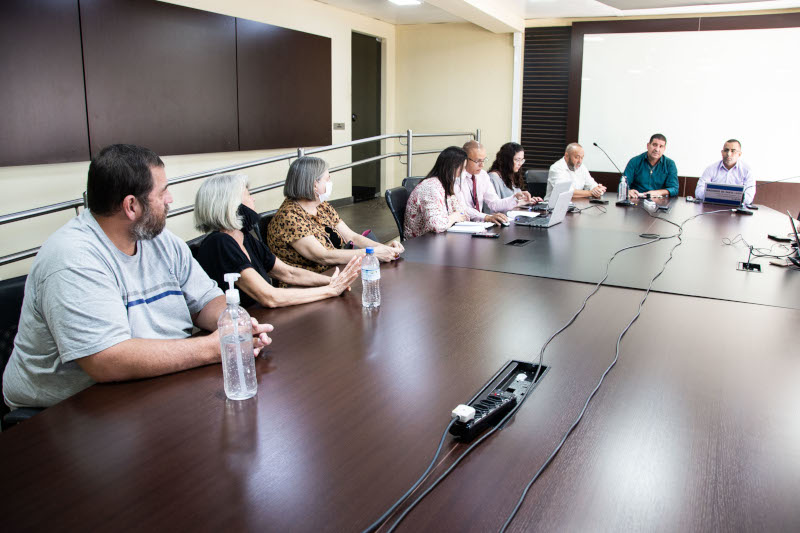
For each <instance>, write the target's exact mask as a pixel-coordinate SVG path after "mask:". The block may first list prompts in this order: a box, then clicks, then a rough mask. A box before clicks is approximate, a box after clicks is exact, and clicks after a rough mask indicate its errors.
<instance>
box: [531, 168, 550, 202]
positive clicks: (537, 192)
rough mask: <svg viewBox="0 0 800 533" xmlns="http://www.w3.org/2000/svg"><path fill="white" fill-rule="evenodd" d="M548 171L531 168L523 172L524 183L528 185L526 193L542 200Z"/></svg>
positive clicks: (545, 190) (545, 191)
mask: <svg viewBox="0 0 800 533" xmlns="http://www.w3.org/2000/svg"><path fill="white" fill-rule="evenodd" d="M549 173H550V170H548V169H546V168H533V169H531V170H528V171H526V172H525V183H527V185H528V192H530V193H531V196H538V197H539V198H544V195H545V194H547V175H548V174H549Z"/></svg>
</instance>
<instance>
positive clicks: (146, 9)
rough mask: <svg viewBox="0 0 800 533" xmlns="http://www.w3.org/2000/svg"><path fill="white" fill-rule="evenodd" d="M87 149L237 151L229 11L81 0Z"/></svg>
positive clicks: (232, 34)
mask: <svg viewBox="0 0 800 533" xmlns="http://www.w3.org/2000/svg"><path fill="white" fill-rule="evenodd" d="M80 6H81V25H82V32H83V45H84V60H85V69H86V95H87V102H88V111H89V113H88V115H89V131H90V132H91V150H92V154H97V152H98V151H99V150H100V149H101V148H102V147H103V146H106V145H108V144H112V143H119V142H125V143H134V144H139V145H142V146H146V147H148V148H151V149H153V150H155V151H156V152H157V153H158V154H160V155H169V154H192V153H204V152H224V151H230V150H237V149H238V148H239V144H238V132H237V124H236V40H235V22H234V19H233V18H232V17H227V16H224V15H217V14H214V13H208V12H205V11H199V10H194V9H188V8H185V7H180V6H175V5H170V4H163V3H160V2H154V1H141V0H138V1H137V0H81V2H80Z"/></svg>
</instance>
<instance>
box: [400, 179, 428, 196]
mask: <svg viewBox="0 0 800 533" xmlns="http://www.w3.org/2000/svg"><path fill="white" fill-rule="evenodd" d="M424 179H425V176H417V177H414V178H403V187H405V188H406V190H407V191H408V194H411V191H413V190H414V187H416V186H417V185H419V182H420V181H422V180H424Z"/></svg>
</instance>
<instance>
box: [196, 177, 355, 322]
mask: <svg viewBox="0 0 800 533" xmlns="http://www.w3.org/2000/svg"><path fill="white" fill-rule="evenodd" d="M254 208H255V201H254V200H253V198H252V197H251V196H250V191H249V190H248V189H247V177H246V176H244V175H242V174H220V175H217V176H212V177H211V178H208V179H207V180H206V181H205V182H204V183H203V185H202V186H201V187H200V190H198V191H197V197H196V198H195V206H194V220H195V226H196V227H197V229H198V230H200V231H202V232H211V233H210V234H209V235H208V236H206V238H205V239H203V242H202V243H201V244H200V250H199V252H198V254H197V260H198V262H199V263H200V266H202V267H203V269H204V270H205V271H206V272H207V273H208V275H209V277H210V278H211V279H213V280H214V281H216V282H217V285H219V286H220V287H221V288H222V289H223V290H225V289H227V287H226V286H225V283H224V278H223V277H224V275H225V274H227V273H230V272H234V273H239V274H241V277H240V278H239V280H238V281H237V282H236V285H237V286H238V288H239V291H240V293H241V305H242V306H243V307H248V306H251V305H253V304H255V303H259V304H261V305H263V306H264V307H284V306H287V305H297V304H304V303H308V302H314V301H317V300H322V299H324V298H330V297H331V296H338V295H339V294H341V293H342V292H343V291H344V290H345V289H348V288H349V286H350V284H351V283H352V282H353V281H354V280H355V279H356V278H357V277H358V275H359V272H360V268H361V257H353V259H352V260H350V262H349V263H347V266H346V267H345V268H344V270H342V271H341V272H339V269H338V267H337V269H336V270H335V271H334V273H333V275H332V276H331V277H328V276H324V275H322V274H317V273H314V272H310V271H308V270H304V269H301V268H297V267H293V266H289V265H287V264H286V263H284V262H283V261H281V260H280V259H278V258H277V257H275V255H273V254H272V252H270V251H269V248H267V247H266V245H265V244H264V243H262V242H261V241H260V240H258V239H256V238H255V237H253V236H252V235H251V234H250V230H251V229H252V228H254V227H255V226H256V225H257V224H258V213H256V212H255V211H254ZM270 277H272V278H275V279H278V280H280V281H283V282H284V283H286V284H288V285H299V286H303V287H309V288H302V289H294V288H289V289H279V288H276V287H273V286H272V284H271V283H270V282H269V279H270Z"/></svg>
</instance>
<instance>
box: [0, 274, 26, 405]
mask: <svg viewBox="0 0 800 533" xmlns="http://www.w3.org/2000/svg"><path fill="white" fill-rule="evenodd" d="M27 279H28V276H19V277H18V278H11V279H6V280H2V281H0V356H2V358H3V363H2V364H3V366H2V368H0V375H2V373H3V370H5V368H6V363H8V359H9V358H10V357H11V352H12V351H14V338H15V337H16V336H17V328H19V317H20V315H21V314H22V299H23V297H24V296H25V280H27ZM7 412H8V408H7V407H6V404H5V403H4V402H3V400H2V399H0V417H2V416H3V415H5V414H6V413H7Z"/></svg>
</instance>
